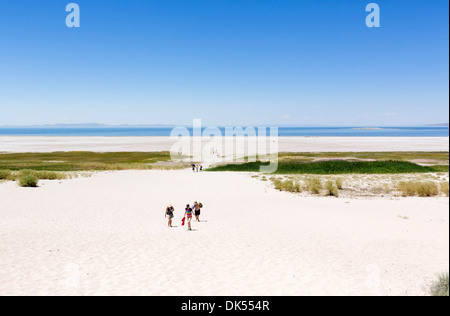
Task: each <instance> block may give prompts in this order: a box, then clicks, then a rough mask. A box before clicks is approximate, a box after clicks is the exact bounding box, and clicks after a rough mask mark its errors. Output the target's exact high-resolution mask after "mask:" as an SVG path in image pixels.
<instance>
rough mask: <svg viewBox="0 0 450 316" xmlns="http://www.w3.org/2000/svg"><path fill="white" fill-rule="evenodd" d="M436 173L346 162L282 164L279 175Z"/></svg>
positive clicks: (255, 165) (250, 168) (255, 168)
mask: <svg viewBox="0 0 450 316" xmlns="http://www.w3.org/2000/svg"><path fill="white" fill-rule="evenodd" d="M267 164H268V163H265V162H260V161H258V162H248V163H243V164H229V165H223V166H218V167H214V168H210V169H208V171H238V172H239V171H241V172H259V170H260V167H261V166H262V165H267ZM428 172H436V170H435V169H434V168H433V167H424V166H419V165H417V164H414V163H411V162H407V161H345V160H339V161H336V160H331V161H318V162H306V163H295V162H289V163H286V162H280V163H279V165H278V170H277V171H276V173H277V174H321V175H332V174H397V173H398V174H400V173H428Z"/></svg>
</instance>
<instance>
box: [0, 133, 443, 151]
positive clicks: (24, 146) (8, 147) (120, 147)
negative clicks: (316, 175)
mask: <svg viewBox="0 0 450 316" xmlns="http://www.w3.org/2000/svg"><path fill="white" fill-rule="evenodd" d="M246 140H247V141H249V143H251V144H254V143H255V142H256V141H257V138H248V139H246ZM209 141H210V140H208V139H204V140H203V144H204V145H206V144H207V143H208V142H209ZM278 141H279V144H278V151H279V152H401V151H425V152H448V151H449V137H279V138H278ZM252 142H253V143H252ZM175 143H176V140H171V139H170V137H167V136H162V137H161V136H133V137H120V136H119V137H112V136H93V137H87V136H76V137H74V136H0V152H6V153H9V152H13V153H20V152H56V151H93V152H163V151H170V150H171V148H172V146H173V145H174V144H175Z"/></svg>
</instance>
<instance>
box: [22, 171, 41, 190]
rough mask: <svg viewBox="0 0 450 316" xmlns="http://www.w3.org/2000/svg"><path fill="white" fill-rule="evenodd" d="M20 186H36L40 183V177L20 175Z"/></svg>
mask: <svg viewBox="0 0 450 316" xmlns="http://www.w3.org/2000/svg"><path fill="white" fill-rule="evenodd" d="M18 182H19V186H21V187H27V188H35V187H37V185H38V182H39V179H38V178H37V177H36V176H34V175H31V174H29V175H24V176H20V177H19V179H18Z"/></svg>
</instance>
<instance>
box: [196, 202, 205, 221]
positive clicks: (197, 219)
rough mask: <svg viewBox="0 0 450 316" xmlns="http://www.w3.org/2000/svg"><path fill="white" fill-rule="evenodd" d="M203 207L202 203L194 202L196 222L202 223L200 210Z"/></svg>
mask: <svg viewBox="0 0 450 316" xmlns="http://www.w3.org/2000/svg"><path fill="white" fill-rule="evenodd" d="M202 207H203V204H202V203H198V202H194V215H195V221H196V222H200V209H201V208H202Z"/></svg>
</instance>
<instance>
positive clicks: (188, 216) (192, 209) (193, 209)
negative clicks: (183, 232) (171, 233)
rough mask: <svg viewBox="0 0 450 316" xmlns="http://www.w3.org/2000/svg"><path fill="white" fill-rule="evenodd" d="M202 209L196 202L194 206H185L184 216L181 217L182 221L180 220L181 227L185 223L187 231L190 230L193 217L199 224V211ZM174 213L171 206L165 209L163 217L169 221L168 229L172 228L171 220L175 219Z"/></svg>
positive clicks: (201, 205) (200, 204)
mask: <svg viewBox="0 0 450 316" xmlns="http://www.w3.org/2000/svg"><path fill="white" fill-rule="evenodd" d="M202 208H203V204H202V203H198V202H197V201H195V202H194V204H192V205H189V204H187V205H186V208H185V209H184V216H183V219H182V220H181V226H184V225H185V224H186V221H187V226H188V230H189V231H190V230H192V226H191V222H192V218H193V216H195V221H196V222H200V210H201V209H202ZM174 212H175V208H174V207H173V206H172V205H169V206H168V207H167V208H166V211H165V213H164V217H166V218H167V219H168V220H169V223H168V226H169V227H173V226H172V220H173V218H174V217H175V215H174Z"/></svg>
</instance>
